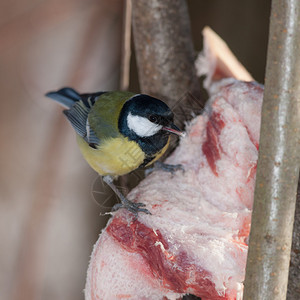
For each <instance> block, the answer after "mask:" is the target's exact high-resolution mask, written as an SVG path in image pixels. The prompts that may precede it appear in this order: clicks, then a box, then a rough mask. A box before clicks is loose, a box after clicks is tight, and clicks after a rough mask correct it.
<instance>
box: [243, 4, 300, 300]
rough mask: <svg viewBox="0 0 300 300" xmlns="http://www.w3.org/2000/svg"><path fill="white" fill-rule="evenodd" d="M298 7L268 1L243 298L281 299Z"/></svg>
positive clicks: (299, 120)
mask: <svg viewBox="0 0 300 300" xmlns="http://www.w3.org/2000/svg"><path fill="white" fill-rule="evenodd" d="M299 27H300V2H299V1H297V0H287V1H281V0H273V2H272V11H271V23H270V35H269V46H268V57H267V68H266V83H265V94H264V103H263V108H262V125H261V135H260V136H261V138H260V151H259V159H258V169H257V177H256V188H255V201H254V207H253V215H252V227H251V234H250V244H249V253H248V261H247V272H246V280H245V295H244V299H285V298H286V291H287V282H288V270H289V262H290V250H291V241H292V230H293V218H294V212H295V202H296V190H297V182H298V175H299V124H300V113H299V111H300V110H299V109H300V107H299V104H300V103H299V95H300V56H299V53H300V31H299Z"/></svg>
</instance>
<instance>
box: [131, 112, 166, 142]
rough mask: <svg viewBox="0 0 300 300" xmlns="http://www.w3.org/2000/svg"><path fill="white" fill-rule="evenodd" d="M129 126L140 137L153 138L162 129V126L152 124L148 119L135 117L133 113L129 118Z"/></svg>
mask: <svg viewBox="0 0 300 300" xmlns="http://www.w3.org/2000/svg"><path fill="white" fill-rule="evenodd" d="M127 125H128V128H129V129H131V130H132V131H134V132H135V133H136V134H137V135H138V136H140V137H148V136H152V135H154V134H156V133H157V132H158V131H160V130H161V129H162V126H161V125H158V124H155V123H152V122H150V121H149V120H148V119H147V118H144V117H140V116H134V115H132V114H131V113H129V115H128V117H127Z"/></svg>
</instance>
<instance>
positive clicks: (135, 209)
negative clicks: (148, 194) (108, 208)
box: [112, 198, 151, 219]
mask: <svg viewBox="0 0 300 300" xmlns="http://www.w3.org/2000/svg"><path fill="white" fill-rule="evenodd" d="M125 199H126V198H125ZM145 206H146V205H145V204H144V203H135V202H132V201H129V200H128V199H126V200H124V199H122V203H117V204H115V205H114V206H113V208H112V211H117V210H118V209H120V208H125V209H127V210H128V211H130V212H131V213H133V214H134V216H135V219H137V217H138V213H140V212H143V213H145V214H148V215H151V212H150V211H149V210H148V209H147V208H142V207H145Z"/></svg>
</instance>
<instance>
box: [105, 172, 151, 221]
mask: <svg viewBox="0 0 300 300" xmlns="http://www.w3.org/2000/svg"><path fill="white" fill-rule="evenodd" d="M103 180H104V182H106V183H107V184H108V185H109V186H110V187H111V189H112V190H113V191H114V192H115V193H116V195H117V196H118V197H119V199H120V200H121V203H117V204H115V205H114V206H113V208H112V211H116V210H118V209H120V208H126V209H127V210H128V211H130V212H132V213H133V214H134V216H135V219H137V217H138V213H139V212H143V213H145V214H148V215H151V213H150V211H149V210H148V209H146V208H142V207H145V206H146V205H145V204H144V203H135V202H132V201H130V200H128V199H127V198H126V197H125V196H124V195H123V194H122V193H121V192H120V191H119V190H118V188H117V187H116V186H115V185H114V183H113V177H111V176H103Z"/></svg>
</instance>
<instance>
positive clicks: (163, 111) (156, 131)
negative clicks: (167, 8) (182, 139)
mask: <svg viewBox="0 0 300 300" xmlns="http://www.w3.org/2000/svg"><path fill="white" fill-rule="evenodd" d="M119 129H120V132H122V133H123V134H124V135H125V136H128V137H129V138H131V139H134V140H135V139H139V138H150V137H152V136H160V135H161V136H165V135H169V134H170V133H173V134H176V135H179V136H182V135H183V132H181V131H180V130H179V128H178V127H177V126H176V125H175V124H174V114H173V112H172V111H171V109H170V108H169V107H168V106H167V104H165V103H164V102H163V101H161V100H159V99H156V98H154V97H151V96H148V95H143V94H139V95H135V96H133V97H132V98H130V99H129V100H128V101H127V102H126V103H125V104H124V107H123V109H122V111H121V114H120V122H119Z"/></svg>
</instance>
